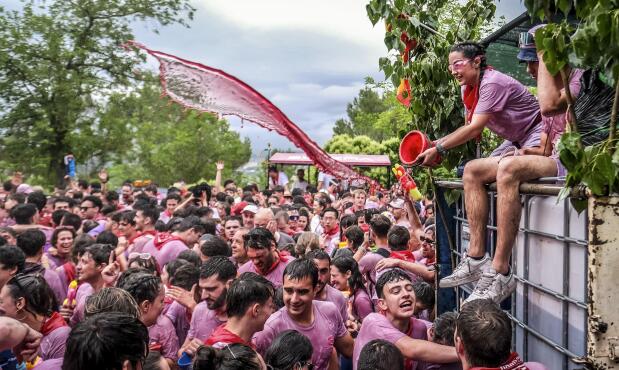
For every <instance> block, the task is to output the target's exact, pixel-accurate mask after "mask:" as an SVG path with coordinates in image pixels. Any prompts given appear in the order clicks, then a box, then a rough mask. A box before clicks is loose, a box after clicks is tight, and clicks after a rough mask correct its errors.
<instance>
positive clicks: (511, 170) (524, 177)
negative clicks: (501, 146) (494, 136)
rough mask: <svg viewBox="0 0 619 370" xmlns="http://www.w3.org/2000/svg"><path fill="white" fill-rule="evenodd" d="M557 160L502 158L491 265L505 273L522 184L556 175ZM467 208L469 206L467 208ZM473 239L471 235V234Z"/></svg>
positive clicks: (513, 236)
mask: <svg viewBox="0 0 619 370" xmlns="http://www.w3.org/2000/svg"><path fill="white" fill-rule="evenodd" d="M556 174H557V164H556V162H555V160H554V159H551V158H548V157H543V156H537V155H525V156H518V157H507V158H504V159H502V160H501V162H500V163H499V166H498V171H497V230H498V232H497V247H496V251H495V254H494V260H493V261H492V267H493V268H494V269H495V270H496V271H497V272H500V273H502V274H507V272H508V271H509V257H510V256H511V254H512V247H513V245H514V241H515V240H516V233H517V232H518V225H519V223H520V211H521V207H520V192H519V191H518V188H519V186H520V183H521V182H523V181H528V180H532V179H537V178H540V177H545V176H555V175H556ZM467 209H468V208H467ZM471 241H472V237H471Z"/></svg>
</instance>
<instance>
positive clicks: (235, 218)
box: [222, 216, 243, 227]
mask: <svg viewBox="0 0 619 370" xmlns="http://www.w3.org/2000/svg"><path fill="white" fill-rule="evenodd" d="M229 221H237V222H238V223H239V224H240V225H241V227H243V218H242V217H241V216H228V217H226V218H224V222H223V224H222V225H224V227H225V226H226V223H228V222H229Z"/></svg>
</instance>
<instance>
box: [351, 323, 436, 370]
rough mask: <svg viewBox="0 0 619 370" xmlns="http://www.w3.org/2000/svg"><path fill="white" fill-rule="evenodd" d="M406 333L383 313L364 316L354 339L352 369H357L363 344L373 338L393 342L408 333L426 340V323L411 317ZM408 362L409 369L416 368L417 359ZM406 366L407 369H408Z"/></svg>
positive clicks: (412, 336) (415, 337) (413, 369)
mask: <svg viewBox="0 0 619 370" xmlns="http://www.w3.org/2000/svg"><path fill="white" fill-rule="evenodd" d="M410 320H411V321H410V326H409V331H408V333H402V332H401V331H399V330H398V329H397V328H396V327H395V326H393V324H392V323H391V322H390V321H389V319H387V317H386V316H385V315H382V314H379V313H371V314H369V315H368V316H366V318H365V320H363V323H362V324H361V330H359V335H357V338H356V339H355V349H354V351H353V358H352V359H353V370H357V362H358V361H359V355H360V354H361V350H362V349H363V346H365V345H366V344H367V343H368V342H370V341H372V340H374V339H384V340H386V341H387V342H390V343H393V344H394V345H395V343H396V342H397V341H399V340H400V339H402V338H403V337H405V336H407V335H409V336H410V337H411V338H414V339H423V340H428V333H427V329H426V325H425V324H424V323H423V322H422V321H420V320H417V319H415V318H413V317H411V319H410ZM407 364H410V369H412V370H415V369H416V368H417V361H407ZM410 369H408V368H407V370H410Z"/></svg>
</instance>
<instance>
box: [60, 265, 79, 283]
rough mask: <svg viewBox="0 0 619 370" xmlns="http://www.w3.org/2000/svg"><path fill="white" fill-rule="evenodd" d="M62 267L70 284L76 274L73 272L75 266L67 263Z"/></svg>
mask: <svg viewBox="0 0 619 370" xmlns="http://www.w3.org/2000/svg"><path fill="white" fill-rule="evenodd" d="M62 267H63V268H64V273H65V275H66V276H67V281H68V282H71V281H73V280H75V276H76V275H77V272H76V270H75V265H74V264H73V262H67V263H65V264H64V265H62Z"/></svg>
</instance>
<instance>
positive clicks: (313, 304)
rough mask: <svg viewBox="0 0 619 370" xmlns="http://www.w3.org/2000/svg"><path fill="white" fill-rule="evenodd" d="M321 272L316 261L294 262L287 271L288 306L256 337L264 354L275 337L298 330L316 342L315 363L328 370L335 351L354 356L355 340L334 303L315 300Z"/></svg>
mask: <svg viewBox="0 0 619 370" xmlns="http://www.w3.org/2000/svg"><path fill="white" fill-rule="evenodd" d="M317 285H318V269H317V268H316V265H315V264H314V261H312V260H310V259H307V258H303V259H298V260H294V261H292V262H291V263H290V264H289V265H288V266H286V269H285V270H284V284H283V296H284V305H285V307H282V308H281V309H280V310H279V311H277V312H275V313H274V314H273V315H271V317H270V318H269V319H268V320H267V322H266V324H265V326H264V330H263V331H261V332H260V333H257V334H256V336H255V337H254V339H255V343H256V347H257V349H258V351H259V352H260V353H262V354H264V353H265V352H266V350H267V348H268V347H269V345H270V344H271V343H272V342H273V340H274V339H275V337H276V336H277V335H278V334H279V333H281V332H282V331H284V330H289V329H292V330H297V331H298V332H300V333H301V334H303V335H305V336H306V337H307V338H308V339H309V340H310V342H311V343H312V348H313V353H312V364H313V365H314V369H316V370H326V369H327V368H328V367H329V361H330V359H331V358H332V353H333V348H334V347H335V349H336V350H337V351H338V352H339V353H340V354H342V355H343V356H345V357H348V358H349V357H351V355H352V351H353V345H354V341H353V339H352V337H351V336H350V334H349V333H348V331H347V330H346V326H345V325H344V322H343V320H342V316H341V315H340V313H339V312H338V310H337V307H335V305H334V304H333V303H331V302H321V301H315V300H314V297H315V291H316V286H317Z"/></svg>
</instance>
